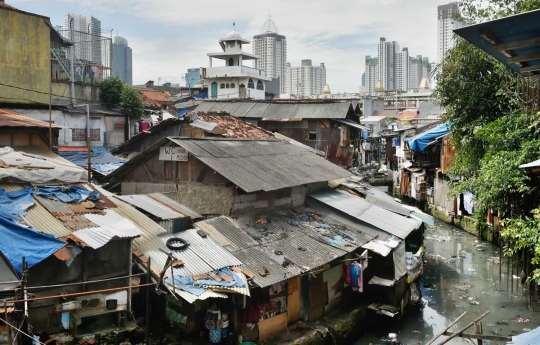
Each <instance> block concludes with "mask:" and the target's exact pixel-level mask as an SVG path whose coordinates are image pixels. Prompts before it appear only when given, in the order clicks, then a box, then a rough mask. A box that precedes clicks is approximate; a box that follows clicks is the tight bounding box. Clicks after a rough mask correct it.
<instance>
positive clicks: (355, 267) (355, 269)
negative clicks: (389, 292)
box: [349, 261, 364, 292]
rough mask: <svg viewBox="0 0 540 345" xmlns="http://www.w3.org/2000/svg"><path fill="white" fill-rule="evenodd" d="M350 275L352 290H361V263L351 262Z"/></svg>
mask: <svg viewBox="0 0 540 345" xmlns="http://www.w3.org/2000/svg"><path fill="white" fill-rule="evenodd" d="M349 271H350V273H351V274H350V277H351V286H352V290H353V291H354V292H363V291H364V289H363V284H362V283H363V276H362V275H363V270H362V265H360V264H359V263H358V262H356V261H355V262H353V263H352V264H351V265H350V266H349Z"/></svg>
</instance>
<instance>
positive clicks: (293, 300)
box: [287, 277, 302, 322]
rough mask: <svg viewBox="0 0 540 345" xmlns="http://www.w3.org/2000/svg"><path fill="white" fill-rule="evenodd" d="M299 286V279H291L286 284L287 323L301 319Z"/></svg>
mask: <svg viewBox="0 0 540 345" xmlns="http://www.w3.org/2000/svg"><path fill="white" fill-rule="evenodd" d="M300 284H301V282H300V277H293V278H291V279H289V280H288V282H287V293H288V296H287V314H288V320H289V322H294V321H298V320H300V319H301V318H302V302H301V300H302V298H301V294H300Z"/></svg>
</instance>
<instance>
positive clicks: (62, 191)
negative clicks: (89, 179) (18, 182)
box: [23, 186, 99, 204]
mask: <svg viewBox="0 0 540 345" xmlns="http://www.w3.org/2000/svg"><path fill="white" fill-rule="evenodd" d="M23 190H24V189H23ZM26 190H29V192H30V193H32V194H34V195H39V196H42V197H44V198H48V199H52V200H57V201H61V202H65V203H77V204H78V203H81V202H83V201H85V200H87V199H88V200H91V201H96V200H99V193H98V192H94V191H91V190H88V189H85V188H81V187H77V186H69V187H39V188H38V190H34V189H33V188H27V189H26Z"/></svg>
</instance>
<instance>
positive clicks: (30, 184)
mask: <svg viewBox="0 0 540 345" xmlns="http://www.w3.org/2000/svg"><path fill="white" fill-rule="evenodd" d="M8 149H9V148H6V149H4V150H3V152H2V153H1V155H0V157H1V159H2V160H3V161H4V165H3V166H2V168H1V169H0V182H1V185H0V187H1V188H2V189H3V190H5V192H2V200H3V202H4V203H9V204H10V205H11V207H9V209H8V208H4V211H3V212H1V217H0V221H1V223H2V226H1V227H0V231H2V233H4V235H3V236H4V238H10V239H11V241H10V242H9V244H6V243H5V242H3V243H2V244H0V251H2V253H3V255H4V256H5V257H6V258H7V259H8V260H9V262H10V263H11V265H12V266H13V267H14V268H15V270H16V272H17V273H18V274H23V275H24V276H25V277H26V278H25V280H26V283H25V291H24V293H23V294H18V295H17V296H14V297H15V298H20V296H27V297H30V298H31V300H30V303H28V310H27V312H28V324H29V325H31V326H32V328H33V329H34V331H35V332H36V333H38V334H39V332H40V331H47V332H48V333H51V334H53V333H57V332H60V331H65V330H69V331H70V332H71V333H72V334H73V335H80V334H84V333H87V332H88V333H96V332H99V331H102V330H104V329H110V328H111V326H113V325H114V326H116V327H121V326H125V325H126V322H127V314H128V313H129V312H130V300H131V290H130V289H129V288H128V287H129V286H130V285H131V279H130V276H131V272H132V271H131V241H132V239H133V238H135V237H137V236H140V235H142V234H143V231H142V230H141V229H140V228H139V227H138V226H137V225H135V223H134V222H132V221H131V220H129V219H127V218H125V217H123V216H121V215H120V214H119V213H118V212H117V205H116V203H113V202H112V201H111V200H110V199H109V198H107V197H106V196H104V195H103V194H101V193H99V192H97V191H96V189H95V187H93V186H89V185H81V184H80V183H81V182H83V181H85V180H86V174H87V173H86V171H85V170H83V169H81V168H79V167H76V166H74V165H72V164H71V163H69V162H67V161H64V160H63V159H62V158H59V157H56V158H51V157H50V156H53V154H52V153H50V156H47V157H46V156H38V155H32V156H29V155H28V154H25V153H24V152H16V151H13V150H8ZM17 167H18V168H17ZM74 184H77V185H74ZM58 185H59V186H58ZM128 207H129V208H131V207H130V206H128ZM159 229H160V227H159V226H158V225H157V224H154V226H152V227H149V228H148V229H145V231H146V232H147V233H153V234H154V235H157V234H158V233H160V232H165V231H164V230H163V229H161V230H162V231H160V230H159ZM37 246H39V248H40V250H39V251H36V250H35V249H36V247H37ZM23 257H24V258H25V263H26V265H24V266H23V263H22V261H23ZM51 272H55V274H53V275H51ZM83 292H84V293H83ZM81 293H82V294H81ZM12 296H13V295H12ZM59 296H61V297H59ZM25 308H26V307H25ZM16 310H18V312H17V314H16V315H15V317H14V318H12V319H13V320H18V324H20V322H21V320H23V317H24V314H21V311H23V312H24V310H25V309H23V307H22V306H19V307H17V308H16ZM14 333H15V332H13V334H11V335H10V336H14Z"/></svg>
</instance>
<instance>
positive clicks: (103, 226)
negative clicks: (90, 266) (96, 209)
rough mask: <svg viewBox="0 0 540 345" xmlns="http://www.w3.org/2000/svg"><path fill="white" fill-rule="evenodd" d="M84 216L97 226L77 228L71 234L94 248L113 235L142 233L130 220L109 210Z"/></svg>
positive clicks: (122, 235) (129, 235) (107, 240)
mask: <svg viewBox="0 0 540 345" xmlns="http://www.w3.org/2000/svg"><path fill="white" fill-rule="evenodd" d="M84 216H85V217H86V218H88V219H89V220H90V221H92V223H94V224H97V225H98V226H99V227H95V228H87V229H82V230H78V231H75V232H73V235H74V236H76V237H78V238H80V239H81V240H82V241H84V242H85V243H86V244H87V245H89V246H90V247H92V248H94V249H97V248H100V247H102V246H104V245H105V244H107V243H108V242H109V241H110V240H112V239H113V238H115V237H119V238H133V237H137V236H140V235H142V234H143V231H142V230H141V229H139V228H138V227H137V226H136V225H135V224H134V223H133V222H132V221H130V220H128V219H126V218H124V217H122V216H120V215H119V214H117V213H115V212H114V211H111V210H107V211H105V214H95V213H89V214H85V215H84Z"/></svg>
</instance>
